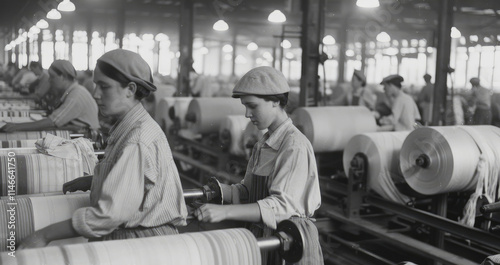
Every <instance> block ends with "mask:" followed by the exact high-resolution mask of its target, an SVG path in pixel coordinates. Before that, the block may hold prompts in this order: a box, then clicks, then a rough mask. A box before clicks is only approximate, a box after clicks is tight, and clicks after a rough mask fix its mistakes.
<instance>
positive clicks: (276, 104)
mask: <svg viewBox="0 0 500 265" xmlns="http://www.w3.org/2000/svg"><path fill="white" fill-rule="evenodd" d="M289 91H290V88H289V86H288V83H287V81H286V79H285V77H284V76H283V74H282V73H281V72H279V71H277V70H275V69H273V68H271V67H267V66H264V67H257V68H254V69H252V70H250V71H249V72H248V73H246V74H245V75H244V76H243V77H242V78H241V79H240V80H239V82H238V83H237V84H236V86H235V88H234V89H233V97H234V98H240V100H241V103H242V104H243V105H244V106H245V108H246V113H245V116H246V117H247V118H249V119H250V120H251V122H252V123H253V124H255V125H256V126H257V128H259V130H263V129H268V132H267V133H266V134H265V135H264V136H263V137H262V138H261V139H260V140H259V141H258V142H257V143H256V144H255V146H254V148H253V151H252V156H251V158H250V160H249V162H248V167H247V171H246V174H245V178H244V179H243V181H242V182H241V183H240V184H235V185H231V186H229V185H223V191H222V192H223V198H224V200H225V203H229V204H231V203H232V204H233V205H215V204H205V205H202V206H201V207H200V208H198V209H197V210H196V211H195V212H194V214H195V215H196V216H197V217H198V220H200V221H203V222H220V221H223V220H236V221H247V222H250V223H252V224H251V226H250V227H249V228H250V230H251V231H252V232H253V233H254V235H255V236H256V237H265V236H270V235H272V233H273V231H274V229H276V227H277V224H278V223H280V222H281V221H283V220H285V219H291V220H292V221H294V222H296V223H297V224H298V225H299V226H300V227H301V228H302V229H303V230H304V233H305V234H306V236H305V238H306V240H307V242H306V243H305V247H306V250H305V254H304V257H303V258H302V260H301V261H300V262H299V263H298V264H309V265H311V264H323V256H322V252H321V247H320V246H319V240H318V231H317V229H316V227H315V225H314V223H313V222H312V220H311V218H312V216H313V215H314V212H315V211H316V210H317V209H318V208H319V206H320V204H321V194H320V189H319V181H318V172H317V168H316V160H315V157H314V152H313V149H312V146H311V143H310V142H309V140H307V138H306V137H305V136H304V135H303V134H302V133H301V132H300V131H299V130H298V129H297V128H296V127H295V126H294V125H293V124H292V121H291V119H290V118H289V117H288V115H287V114H286V112H285V106H286V104H287V101H288V92H289ZM277 256H278V255H276V254H275V253H269V256H266V255H263V262H264V263H263V264H281V263H280V262H281V260H280V259H279V257H277Z"/></svg>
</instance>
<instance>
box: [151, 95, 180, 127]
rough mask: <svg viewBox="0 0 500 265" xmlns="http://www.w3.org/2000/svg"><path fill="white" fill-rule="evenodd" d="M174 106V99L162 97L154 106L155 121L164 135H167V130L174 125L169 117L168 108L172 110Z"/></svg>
mask: <svg viewBox="0 0 500 265" xmlns="http://www.w3.org/2000/svg"><path fill="white" fill-rule="evenodd" d="M174 104H175V98H174V97H164V98H162V99H160V101H159V102H158V105H157V106H156V112H155V120H156V122H157V123H158V124H159V125H160V127H161V129H162V130H163V132H165V133H166V134H168V133H169V131H168V129H169V128H170V126H172V124H173V123H174V121H173V120H172V119H171V118H170V116H169V112H170V108H172V107H173V106H174Z"/></svg>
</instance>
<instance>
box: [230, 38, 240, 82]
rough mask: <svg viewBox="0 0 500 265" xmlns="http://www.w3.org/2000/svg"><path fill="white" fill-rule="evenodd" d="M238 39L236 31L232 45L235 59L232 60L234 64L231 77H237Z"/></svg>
mask: <svg viewBox="0 0 500 265" xmlns="http://www.w3.org/2000/svg"><path fill="white" fill-rule="evenodd" d="M236 37H237V34H236V31H235V32H234V34H233V43H232V44H231V45H233V56H232V57H233V58H232V60H231V62H232V67H231V75H232V76H235V75H236V47H237V46H238V43H237V41H236Z"/></svg>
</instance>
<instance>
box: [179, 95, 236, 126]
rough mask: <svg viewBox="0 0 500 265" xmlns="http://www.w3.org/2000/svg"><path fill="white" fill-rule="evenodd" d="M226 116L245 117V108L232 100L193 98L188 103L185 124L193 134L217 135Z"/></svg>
mask: <svg viewBox="0 0 500 265" xmlns="http://www.w3.org/2000/svg"><path fill="white" fill-rule="evenodd" d="M228 115H245V107H244V106H243V105H242V104H241V102H240V101H239V100H236V99H233V98H195V99H193V100H192V101H191V102H190V103H189V107H188V111H187V114H186V122H187V126H188V129H189V130H190V131H192V132H193V133H195V134H198V133H200V134H207V133H217V132H218V131H219V128H220V125H221V123H222V121H223V120H224V118H225V117H226V116H228Z"/></svg>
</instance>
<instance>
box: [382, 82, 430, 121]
mask: <svg viewBox="0 0 500 265" xmlns="http://www.w3.org/2000/svg"><path fill="white" fill-rule="evenodd" d="M403 80H404V79H403V77H402V76H400V75H390V76H387V77H386V78H384V79H383V80H382V82H381V83H380V84H381V85H383V86H384V92H385V94H386V95H387V97H388V99H389V102H390V103H391V111H392V115H391V116H387V117H386V118H385V119H383V120H382V119H381V120H380V123H381V124H382V130H387V131H410V130H413V129H414V126H415V122H417V121H419V120H420V119H421V118H420V112H419V111H418V107H417V104H416V103H415V101H414V100H413V98H412V97H410V96H409V95H407V94H405V93H404V92H403V91H402V90H401V83H402V82H403Z"/></svg>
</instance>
